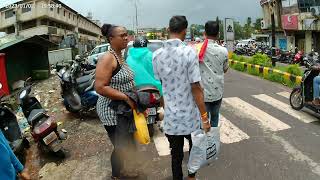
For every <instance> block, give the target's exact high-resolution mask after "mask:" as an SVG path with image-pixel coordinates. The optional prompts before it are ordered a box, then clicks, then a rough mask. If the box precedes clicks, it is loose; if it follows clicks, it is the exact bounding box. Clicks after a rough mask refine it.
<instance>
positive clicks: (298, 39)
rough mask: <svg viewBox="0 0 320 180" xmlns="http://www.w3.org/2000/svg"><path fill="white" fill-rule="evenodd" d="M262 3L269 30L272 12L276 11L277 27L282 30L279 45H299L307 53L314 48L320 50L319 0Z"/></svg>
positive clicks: (290, 47)
mask: <svg viewBox="0 0 320 180" xmlns="http://www.w3.org/2000/svg"><path fill="white" fill-rule="evenodd" d="M260 4H261V6H262V9H263V13H264V21H263V23H264V28H265V30H267V31H268V29H270V28H271V12H272V11H273V12H275V15H276V18H275V19H276V26H277V27H278V28H277V29H278V31H279V32H281V31H282V33H279V35H278V45H279V46H282V47H287V50H290V49H292V48H294V47H297V48H298V49H299V50H304V52H306V53H309V52H311V51H312V49H314V50H315V51H318V52H320V22H319V19H320V1H319V0H281V1H280V0H261V1H260ZM273 4H276V6H273V7H275V8H274V9H272V5H273ZM279 25H280V26H279Z"/></svg>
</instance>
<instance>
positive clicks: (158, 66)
mask: <svg viewBox="0 0 320 180" xmlns="http://www.w3.org/2000/svg"><path fill="white" fill-rule="evenodd" d="M187 27H188V21H187V19H186V17H185V16H173V17H172V18H171V19H170V23H169V32H170V39H169V40H167V41H166V42H165V43H164V47H163V48H160V49H159V50H157V51H156V52H155V53H154V56H153V69H154V74H155V77H156V78H157V79H159V80H160V81H161V84H162V88H163V89H162V90H163V97H164V109H165V110H164V111H165V114H164V122H163V130H164V132H165V135H166V137H167V138H168V141H169V143H170V148H171V158H172V160H171V165H172V175H173V179H174V180H182V179H183V172H182V160H183V156H184V153H183V146H184V138H186V139H188V140H189V145H190V149H191V147H192V140H191V133H192V132H194V131H196V130H197V129H200V125H201V120H202V126H203V128H204V129H205V130H206V131H209V130H210V127H211V126H210V122H209V120H208V117H207V113H206V107H205V104H204V100H203V91H202V88H201V86H200V81H201V75H200V69H199V59H198V56H197V53H196V51H195V50H194V49H193V48H192V47H190V46H186V45H185V44H184V43H183V41H184V40H185V36H186V34H187ZM188 179H191V180H192V179H195V174H191V173H188Z"/></svg>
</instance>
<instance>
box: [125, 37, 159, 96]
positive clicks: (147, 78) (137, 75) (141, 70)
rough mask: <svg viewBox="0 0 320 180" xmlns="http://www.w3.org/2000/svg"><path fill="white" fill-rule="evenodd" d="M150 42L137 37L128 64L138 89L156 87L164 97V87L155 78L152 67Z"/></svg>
mask: <svg viewBox="0 0 320 180" xmlns="http://www.w3.org/2000/svg"><path fill="white" fill-rule="evenodd" d="M147 46H148V40H147V39H146V38H145V37H137V38H136V39H135V41H134V43H133V47H132V48H130V49H129V52H128V57H127V64H128V65H129V67H130V68H131V69H132V70H133V71H134V83H135V86H136V87H138V88H139V87H143V86H150V85H151V86H154V87H156V88H157V89H158V90H159V91H160V95H162V87H161V83H160V81H159V80H156V79H155V77H154V72H153V66H152V52H151V51H150V50H149V49H148V48H147Z"/></svg>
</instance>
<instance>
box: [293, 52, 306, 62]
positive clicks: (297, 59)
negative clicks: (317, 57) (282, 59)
mask: <svg viewBox="0 0 320 180" xmlns="http://www.w3.org/2000/svg"><path fill="white" fill-rule="evenodd" d="M303 54H304V52H303V51H298V53H297V54H296V55H295V56H294V58H293V60H292V62H291V64H301V65H304V63H303V58H304V57H303Z"/></svg>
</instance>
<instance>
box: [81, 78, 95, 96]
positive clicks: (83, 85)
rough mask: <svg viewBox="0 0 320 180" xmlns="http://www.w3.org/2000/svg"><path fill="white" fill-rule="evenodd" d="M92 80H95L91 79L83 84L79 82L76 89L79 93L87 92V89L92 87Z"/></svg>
mask: <svg viewBox="0 0 320 180" xmlns="http://www.w3.org/2000/svg"><path fill="white" fill-rule="evenodd" d="M94 82H95V81H94V80H91V81H88V82H85V83H83V84H79V85H78V91H79V92H80V93H84V92H87V91H89V90H91V89H93V86H94Z"/></svg>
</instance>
